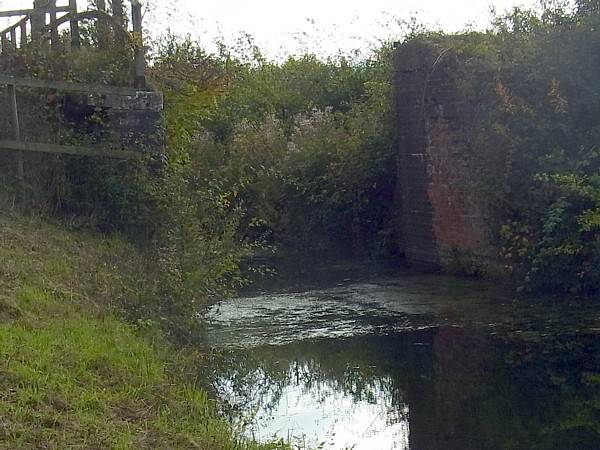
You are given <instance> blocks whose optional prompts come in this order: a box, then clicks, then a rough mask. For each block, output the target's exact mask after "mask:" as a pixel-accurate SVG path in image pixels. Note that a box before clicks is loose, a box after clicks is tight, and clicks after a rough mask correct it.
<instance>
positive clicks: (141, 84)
mask: <svg viewBox="0 0 600 450" xmlns="http://www.w3.org/2000/svg"><path fill="white" fill-rule="evenodd" d="M131 21H132V23H133V41H134V45H135V61H134V80H133V86H134V87H135V88H136V89H145V87H146V49H145V48H144V30H143V28H142V4H141V3H140V2H139V0H132V1H131Z"/></svg>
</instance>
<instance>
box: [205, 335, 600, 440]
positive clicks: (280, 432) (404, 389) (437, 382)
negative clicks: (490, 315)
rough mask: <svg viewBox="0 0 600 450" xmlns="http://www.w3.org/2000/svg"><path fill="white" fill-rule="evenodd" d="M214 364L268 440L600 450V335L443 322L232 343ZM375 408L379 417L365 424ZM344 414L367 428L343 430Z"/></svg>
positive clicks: (253, 431) (234, 402)
mask: <svg viewBox="0 0 600 450" xmlns="http://www.w3.org/2000/svg"><path fill="white" fill-rule="evenodd" d="M215 374H216V378H215V379H214V380H213V381H214V385H215V387H216V388H217V390H218V392H219V393H220V395H221V397H222V398H223V399H225V400H226V401H227V402H228V403H229V404H230V406H231V408H232V409H231V411H230V413H232V414H235V415H236V417H237V418H238V419H239V418H242V417H243V418H245V419H246V420H247V424H246V425H247V430H248V433H249V434H250V435H253V436H255V437H259V438H268V437H271V436H273V435H274V436H278V437H284V438H287V437H288V436H290V435H303V436H308V437H314V438H315V439H313V440H312V441H311V440H310V439H309V442H312V443H316V442H323V443H325V444H326V446H325V447H324V448H345V447H344V445H349V446H352V445H356V446H355V447H354V448H356V449H360V448H369V447H362V446H361V440H360V439H359V440H358V441H349V440H348V439H350V438H356V437H357V436H358V438H361V437H365V436H368V437H371V438H382V439H387V441H374V442H380V443H382V446H381V447H378V448H381V449H382V450H383V449H395V448H410V449H413V450H414V449H417V450H420V449H474V450H475V449H597V448H598V445H599V444H598V443H599V442H600V340H599V338H598V336H597V335H596V334H581V335H557V336H550V337H541V336H540V335H539V334H536V333H528V334H527V333H525V334H524V333H514V334H511V335H505V336H491V335H489V334H486V333H482V332H481V331H476V330H473V329H463V328H457V327H440V328H432V329H428V330H421V331H416V332H405V333H401V334H398V335H394V336H362V337H355V338H348V339H339V340H334V341H331V340H316V341H306V342H298V343H295V344H291V345H286V346H264V347H261V348H255V349H253V350H251V351H245V350H236V351H233V352H229V353H228V354H227V355H224V356H223V358H222V359H221V364H220V367H219V369H217V370H216V371H215ZM290 401H291V402H292V403H294V404H293V405H290ZM332 407H343V408H345V410H337V411H331V410H329V411H328V408H329V409H331V408H332ZM294 415H296V416H300V419H298V420H296V419H294V417H293V416H294ZM306 415H308V416H310V417H309V418H308V419H307V418H306V417H304V416H306ZM332 415H333V416H335V420H332V419H331V416H332ZM365 417H368V418H369V420H370V421H371V422H370V423H367V425H366V427H365V428H360V427H359V424H360V425H362V426H363V427H364V422H365V421H364V420H363V421H360V419H361V418H365ZM367 422H369V421H367ZM340 423H344V424H345V425H346V428H348V427H349V428H350V429H351V431H352V428H353V427H354V431H356V433H355V434H354V435H352V433H351V432H350V431H345V434H343V435H342V436H340V435H339V433H340V428H339V424H340ZM286 426H289V427H290V428H287V429H286V428H285V427H286ZM293 426H295V427H296V428H294V427H293ZM394 427H396V428H394ZM390 430H391V431H393V433H392V434H391V435H390V434H389V432H390ZM333 432H336V433H337V435H333V436H332V434H334V433H333ZM365 442H369V441H368V439H366V440H365ZM371 448H374V447H371Z"/></svg>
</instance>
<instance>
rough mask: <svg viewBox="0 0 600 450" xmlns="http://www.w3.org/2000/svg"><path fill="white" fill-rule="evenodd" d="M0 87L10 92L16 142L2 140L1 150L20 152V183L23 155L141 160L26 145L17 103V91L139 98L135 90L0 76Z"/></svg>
mask: <svg viewBox="0 0 600 450" xmlns="http://www.w3.org/2000/svg"><path fill="white" fill-rule="evenodd" d="M0 85H6V86H7V88H8V103H9V110H10V119H11V123H12V135H13V139H3V140H0V150H12V151H16V152H17V174H18V177H19V178H20V179H21V180H22V179H23V153H22V152H42V153H63V154H69V155H81V156H101V157H106V158H118V159H133V158H139V156H140V153H139V152H133V151H125V150H107V149H100V148H92V147H85V146H79V145H57V144H47V143H39V142H24V141H23V140H22V139H21V128H20V118H19V109H18V102H17V88H18V87H26V88H37V89H55V90H59V91H64V92H77V93H86V94H99V95H121V96H135V95H137V94H138V91H136V90H135V89H130V88H122V87H112V86H97V85H90V84H80V83H67V82H60V81H45V80H36V79H29V78H16V77H11V76H5V75H0Z"/></svg>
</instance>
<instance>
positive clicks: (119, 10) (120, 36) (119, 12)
mask: <svg viewBox="0 0 600 450" xmlns="http://www.w3.org/2000/svg"><path fill="white" fill-rule="evenodd" d="M112 15H113V20H114V24H115V28H114V35H115V40H116V41H117V43H118V44H119V45H123V44H124V43H125V35H126V32H127V30H126V29H125V10H124V8H123V0H113V1H112Z"/></svg>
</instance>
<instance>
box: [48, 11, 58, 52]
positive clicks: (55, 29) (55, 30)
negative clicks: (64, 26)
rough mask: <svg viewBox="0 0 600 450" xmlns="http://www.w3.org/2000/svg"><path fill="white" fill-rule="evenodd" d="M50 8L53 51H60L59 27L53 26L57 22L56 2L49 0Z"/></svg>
mask: <svg viewBox="0 0 600 450" xmlns="http://www.w3.org/2000/svg"><path fill="white" fill-rule="evenodd" d="M48 7H49V9H50V24H51V25H50V27H51V28H50V45H51V46H52V50H54V51H56V50H58V44H59V36H58V27H56V26H53V25H52V24H53V23H55V22H56V17H57V16H56V0H48Z"/></svg>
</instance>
